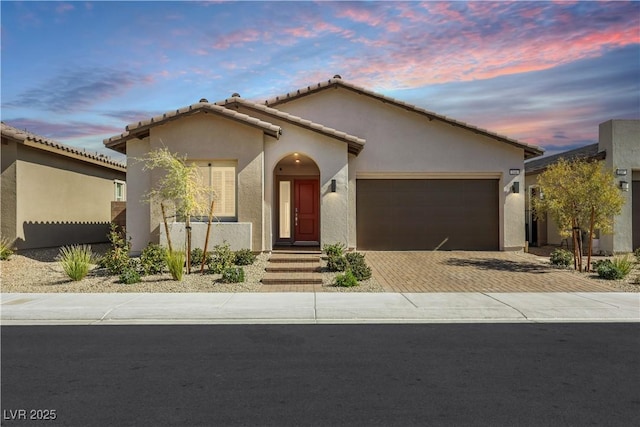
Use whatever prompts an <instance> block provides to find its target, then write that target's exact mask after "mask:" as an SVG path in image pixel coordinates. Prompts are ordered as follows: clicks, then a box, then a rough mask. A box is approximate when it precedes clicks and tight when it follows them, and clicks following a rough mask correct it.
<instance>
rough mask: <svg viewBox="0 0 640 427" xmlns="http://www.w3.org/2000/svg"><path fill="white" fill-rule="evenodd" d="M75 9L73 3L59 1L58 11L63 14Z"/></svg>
mask: <svg viewBox="0 0 640 427" xmlns="http://www.w3.org/2000/svg"><path fill="white" fill-rule="evenodd" d="M73 9H75V8H74V7H73V5H72V4H69V3H58V5H57V6H56V13H59V14H62V13H66V12H69V11H71V10H73Z"/></svg>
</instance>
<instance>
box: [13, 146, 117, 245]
mask: <svg viewBox="0 0 640 427" xmlns="http://www.w3.org/2000/svg"><path fill="white" fill-rule="evenodd" d="M2 152H3V156H2V163H3V165H2V169H3V175H2V178H3V179H2V181H3V182H2V199H3V203H2V204H3V207H2V222H3V225H2V228H3V230H2V232H3V236H4V235H6V236H7V237H8V238H10V239H15V246H16V247H17V248H19V249H26V248H38V247H50V246H61V245H67V244H76V243H96V242H105V241H107V232H108V228H109V227H108V224H109V222H110V220H111V201H112V200H113V199H114V195H115V194H114V180H116V179H117V180H122V181H124V179H125V174H124V172H119V171H116V170H113V169H110V168H107V167H102V166H97V165H92V164H89V163H86V162H82V161H80V160H76V159H71V158H68V157H66V156H63V155H57V154H52V153H50V152H47V151H44V150H40V149H37V148H33V147H28V146H24V145H22V144H19V143H16V142H15V141H8V144H7V145H3V150H2Z"/></svg>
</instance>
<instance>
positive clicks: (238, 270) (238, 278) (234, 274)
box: [221, 267, 244, 283]
mask: <svg viewBox="0 0 640 427" xmlns="http://www.w3.org/2000/svg"><path fill="white" fill-rule="evenodd" d="M221 280H222V282H223V283H242V282H244V269H243V268H242V267H227V268H225V269H224V271H223V272H222V279H221Z"/></svg>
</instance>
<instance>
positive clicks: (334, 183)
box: [331, 179, 336, 193]
mask: <svg viewBox="0 0 640 427" xmlns="http://www.w3.org/2000/svg"><path fill="white" fill-rule="evenodd" d="M331 192H332V193H335V192H336V180H335V179H332V180H331Z"/></svg>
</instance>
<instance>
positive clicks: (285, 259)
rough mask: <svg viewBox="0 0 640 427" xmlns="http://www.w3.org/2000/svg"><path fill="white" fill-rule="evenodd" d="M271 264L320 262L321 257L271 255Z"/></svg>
mask: <svg viewBox="0 0 640 427" xmlns="http://www.w3.org/2000/svg"><path fill="white" fill-rule="evenodd" d="M269 262H270V263H287V264H291V263H297V262H304V263H309V262H315V263H318V262H320V255H299V254H271V256H270V257H269Z"/></svg>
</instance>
